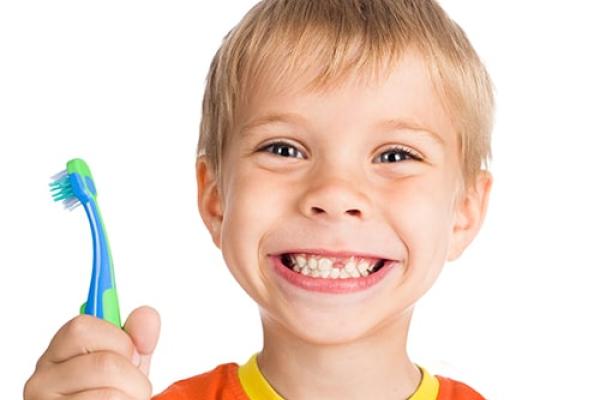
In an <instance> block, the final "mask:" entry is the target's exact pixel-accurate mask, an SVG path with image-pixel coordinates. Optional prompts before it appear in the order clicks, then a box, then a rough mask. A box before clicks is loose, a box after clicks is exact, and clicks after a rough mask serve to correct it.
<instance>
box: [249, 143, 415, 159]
mask: <svg viewBox="0 0 600 400" xmlns="http://www.w3.org/2000/svg"><path fill="white" fill-rule="evenodd" d="M276 146H281V147H284V146H287V147H291V148H294V149H295V150H296V151H298V149H296V146H294V145H293V144H290V143H287V142H283V141H277V142H273V143H269V144H267V145H265V146H263V147H261V148H260V149H259V150H258V151H260V152H265V151H267V149H269V148H275V147H276ZM393 152H396V153H400V154H403V157H402V158H401V159H400V160H399V161H409V160H414V161H423V157H421V156H420V155H419V154H418V153H417V152H415V151H414V150H412V149H409V148H406V147H402V146H393V147H390V148H388V149H386V150H385V151H384V152H382V153H381V154H386V153H393ZM268 153H271V154H273V155H277V154H275V153H273V152H270V151H268ZM285 158H288V157H285ZM294 158H295V157H294Z"/></svg>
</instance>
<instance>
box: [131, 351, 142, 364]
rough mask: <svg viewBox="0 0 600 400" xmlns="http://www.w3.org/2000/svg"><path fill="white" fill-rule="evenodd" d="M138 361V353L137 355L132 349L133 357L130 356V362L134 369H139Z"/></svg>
mask: <svg viewBox="0 0 600 400" xmlns="http://www.w3.org/2000/svg"><path fill="white" fill-rule="evenodd" d="M140 360H141V358H140V353H138V352H137V350H136V349H133V355H132V356H131V362H132V363H133V365H135V366H136V367H139V366H140Z"/></svg>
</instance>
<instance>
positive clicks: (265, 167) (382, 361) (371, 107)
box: [197, 52, 492, 400]
mask: <svg viewBox="0 0 600 400" xmlns="http://www.w3.org/2000/svg"><path fill="white" fill-rule="evenodd" d="M427 71H428V68H427V66H426V64H425V62H424V61H423V59H422V58H421V57H420V56H419V54H418V53H415V52H408V53H406V54H405V55H404V56H403V57H402V59H401V60H399V61H398V63H397V64H396V66H395V68H394V69H393V71H392V73H391V74H389V75H388V76H385V77H384V78H383V79H381V80H379V81H376V80H365V79H362V78H364V77H362V76H359V75H354V76H353V77H351V78H349V79H348V80H346V81H344V82H343V84H341V85H338V86H336V87H335V88H331V89H328V90H326V91H321V92H315V91H309V90H303V89H302V87H303V86H297V87H289V88H288V89H289V90H286V91H282V90H279V91H278V90H273V88H268V87H267V86H263V87H262V89H261V90H258V91H256V92H254V94H253V96H251V97H250V98H249V99H248V100H247V102H246V104H244V107H243V108H242V110H241V112H240V114H239V115H238V121H237V123H236V126H235V128H234V130H233V132H232V135H233V137H232V140H230V141H229V144H228V148H227V151H226V154H225V155H224V163H223V181H222V183H223V184H222V186H221V185H219V182H218V179H216V177H215V176H214V174H213V172H212V171H211V169H210V168H209V165H208V164H207V162H206V159H205V158H204V157H201V158H199V160H198V163H197V179H198V190H199V192H198V193H199V194H198V204H199V209H200V214H201V216H202V219H203V221H204V223H205V224H206V226H207V227H208V229H209V230H210V231H211V235H212V238H213V241H214V243H215V244H216V245H217V246H218V247H219V248H220V249H221V250H222V253H223V257H224V259H225V261H226V264H227V266H228V268H229V269H230V271H231V273H232V274H233V275H234V277H235V279H236V280H237V281H238V282H239V284H240V285H241V286H242V288H243V289H244V290H245V291H246V292H247V293H248V294H249V295H250V296H251V297H252V298H253V299H254V300H255V301H256V303H257V304H258V305H259V307H260V312H261V320H262V325H263V332H264V347H263V349H262V351H261V353H260V354H259V356H258V363H259V368H260V369H261V371H262V373H263V374H264V375H265V377H266V379H267V380H268V381H269V382H270V384H271V385H272V386H273V387H274V388H275V389H276V390H277V391H278V392H279V393H280V394H281V395H282V396H283V397H285V398H287V399H294V400H302V399H315V398H327V399H365V398H377V399H398V398H407V397H409V396H410V395H411V394H412V393H413V392H414V391H415V389H416V388H417V386H418V384H419V382H420V379H421V375H420V371H419V370H418V368H417V367H416V366H415V364H413V363H412V362H411V360H410V359H409V357H408V355H407V353H406V338H407V334H408V329H409V325H410V319H411V316H412V311H413V307H414V305H415V302H416V301H417V300H418V299H419V298H420V297H421V296H422V295H423V294H424V293H425V292H426V291H427V290H428V289H429V288H430V287H431V286H432V285H433V283H434V281H435V280H436V278H437V277H438V275H439V273H440V271H441V269H442V267H443V265H444V263H445V262H446V261H447V260H454V259H456V258H457V257H458V256H459V255H460V254H461V253H462V252H463V250H464V249H465V248H466V247H467V245H468V244H469V243H470V242H471V241H472V240H473V238H474V237H475V235H476V234H477V232H478V230H479V228H480V226H481V223H482V222H483V219H484V215H485V211H486V208H487V201H488V196H489V191H490V188H491V183H492V178H491V176H490V175H489V173H487V172H483V171H482V172H481V173H480V174H479V176H478V177H477V178H476V180H475V183H474V184H473V185H472V186H469V187H468V188H466V189H463V188H464V186H463V185H462V183H463V181H462V175H461V165H460V162H459V151H458V141H457V133H456V130H455V129H454V127H453V124H452V121H451V118H450V116H449V115H448V113H447V112H446V109H445V108H444V106H443V105H442V102H441V100H440V98H439V97H438V95H437V94H436V91H435V89H434V87H433V84H432V82H431V80H430V78H429V76H428V74H427ZM390 120H397V121H398V120H399V121H401V122H400V126H398V124H396V125H395V126H392V125H391V124H390V123H386V121H388V122H389V121H390ZM261 121H262V122H261ZM436 137H437V139H436ZM278 140H281V141H285V142H286V144H285V145H281V146H275V147H274V146H271V147H269V145H270V144H273V142H275V141H278ZM392 146H399V147H401V149H402V150H401V151H400V152H397V151H396V152H394V151H392V152H391V153H390V152H389V151H390V147H392ZM278 151H279V153H278ZM405 151H408V152H409V153H412V154H414V155H416V156H417V159H414V158H412V157H410V156H408V154H409V153H406V152H405ZM399 156H400V157H399ZM394 157H396V158H394ZM395 160H397V161H395ZM296 248H316V249H323V250H330V251H342V250H345V251H353V252H357V253H370V254H377V255H380V256H382V257H383V258H387V259H393V260H397V261H398V264H397V265H396V266H395V267H394V268H393V269H392V270H391V271H390V273H389V274H388V275H387V276H386V278H385V280H384V281H383V282H382V284H381V285H379V286H378V287H377V290H374V291H373V290H371V291H367V292H364V293H354V294H323V293H316V292H308V291H304V290H302V289H299V288H296V287H293V286H290V285H286V284H284V283H282V281H281V279H280V278H279V277H278V276H277V275H276V274H275V273H274V270H273V268H272V265H271V264H270V262H269V259H268V255H270V254H273V253H276V254H277V253H281V252H284V251H285V250H289V249H296Z"/></svg>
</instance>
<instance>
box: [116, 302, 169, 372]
mask: <svg viewBox="0 0 600 400" xmlns="http://www.w3.org/2000/svg"><path fill="white" fill-rule="evenodd" d="M123 329H124V330H125V331H126V332H127V333H128V334H129V337H130V338H131V340H132V341H133V344H134V345H135V348H136V350H137V352H138V354H139V357H140V359H139V368H140V370H141V371H142V372H143V373H144V374H146V376H147V375H148V374H149V372H150V361H151V358H152V353H153V352H154V349H155V348H156V343H157V342H158V337H159V335H160V315H159V314H158V312H157V311H156V310H155V309H154V308H152V307H148V306H143V307H139V308H137V309H135V310H133V311H132V312H131V314H130V315H129V317H128V318H127V321H125V325H124V326H123Z"/></svg>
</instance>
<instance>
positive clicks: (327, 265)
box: [279, 253, 390, 279]
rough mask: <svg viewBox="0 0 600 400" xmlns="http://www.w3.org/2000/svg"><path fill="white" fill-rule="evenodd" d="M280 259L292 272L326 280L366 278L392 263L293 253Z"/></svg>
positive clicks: (378, 260)
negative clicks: (386, 264)
mask: <svg viewBox="0 0 600 400" xmlns="http://www.w3.org/2000/svg"><path fill="white" fill-rule="evenodd" d="M279 257H280V259H281V263H282V264H283V265H284V266H285V267H286V268H288V269H289V270H291V271H294V272H296V273H299V274H302V275H307V276H311V277H314V278H325V279H350V278H360V277H366V276H369V275H372V274H374V273H376V272H377V271H379V270H380V269H381V268H383V266H384V265H385V263H386V262H387V261H390V260H385V259H373V258H361V257H356V256H351V257H340V258H336V257H324V256H315V255H312V254H292V253H284V254H281V255H279Z"/></svg>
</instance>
